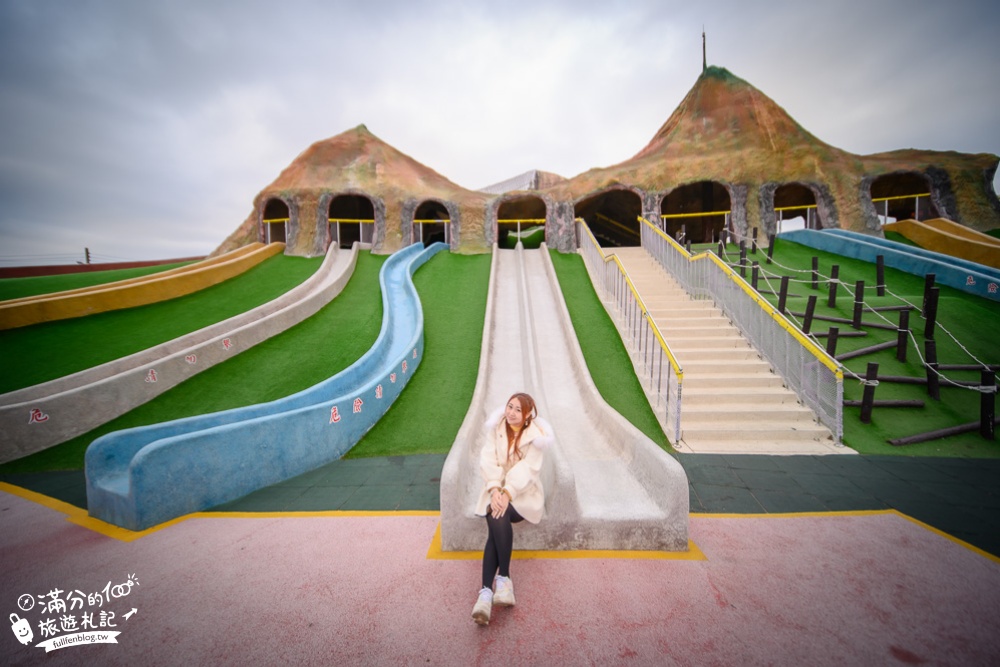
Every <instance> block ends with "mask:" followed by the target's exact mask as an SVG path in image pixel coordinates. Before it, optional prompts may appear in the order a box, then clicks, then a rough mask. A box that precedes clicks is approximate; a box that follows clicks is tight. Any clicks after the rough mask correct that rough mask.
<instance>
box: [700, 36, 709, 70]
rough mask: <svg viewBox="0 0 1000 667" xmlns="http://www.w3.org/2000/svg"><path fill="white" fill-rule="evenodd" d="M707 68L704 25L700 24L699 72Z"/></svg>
mask: <svg viewBox="0 0 1000 667" xmlns="http://www.w3.org/2000/svg"><path fill="white" fill-rule="evenodd" d="M707 69H708V58H707V57H706V55H705V26H701V73H702V74H704V73H705V71H706V70H707Z"/></svg>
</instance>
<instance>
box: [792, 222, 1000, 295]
mask: <svg viewBox="0 0 1000 667" xmlns="http://www.w3.org/2000/svg"><path fill="white" fill-rule="evenodd" d="M778 238H781V239H786V240H788V241H792V242H793V243H798V244H800V245H804V246H807V247H809V248H815V249H817V250H823V251H826V252H831V253H834V254H836V255H843V256H844V257H853V258H854V259H860V260H864V261H866V262H872V263H874V262H875V261H876V258H877V257H878V256H879V255H882V257H884V258H885V265H886V266H889V267H892V268H894V269H898V270H900V271H905V272H906V273H911V274H913V275H916V276H925V275H927V274H929V273H933V274H934V275H935V282H936V283H937V284H939V285H947V286H948V287H953V288H955V289H957V290H961V291H963V292H968V293H969V294H975V295H976V296H981V297H983V298H984V299H990V300H992V301H1000V269H994V268H991V267H989V266H984V265H982V264H977V263H975V262H970V261H968V260H964V259H960V258H958V257H952V256H950V255H943V254H941V253H938V252H932V251H930V250H924V249H923V248H914V247H912V246H908V245H905V244H903V243H896V242H895V241H889V240H886V239H884V238H881V237H877V236H871V235H868V234H861V233H858V232H851V231H848V230H846V229H823V230H819V231H817V230H812V229H797V230H795V231H791V232H782V233H781V234H779V235H778Z"/></svg>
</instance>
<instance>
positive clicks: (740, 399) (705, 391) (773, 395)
mask: <svg viewBox="0 0 1000 667" xmlns="http://www.w3.org/2000/svg"><path fill="white" fill-rule="evenodd" d="M702 405H709V406H715V405H730V406H740V407H743V408H747V407H751V406H761V407H768V406H773V405H799V401H798V397H796V396H795V394H794V393H792V392H791V391H788V390H787V389H785V388H784V387H744V388H740V387H732V386H729V387H722V388H719V389H712V388H702V389H698V388H695V387H689V386H688V382H687V378H686V377H685V379H684V387H683V388H682V391H681V410H687V409H688V408H690V407H696V406H698V407H700V406H702Z"/></svg>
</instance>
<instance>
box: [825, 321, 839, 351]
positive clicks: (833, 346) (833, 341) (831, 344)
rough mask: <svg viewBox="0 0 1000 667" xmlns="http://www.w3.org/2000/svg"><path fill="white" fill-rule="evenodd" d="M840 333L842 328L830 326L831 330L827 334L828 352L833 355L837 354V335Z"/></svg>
mask: <svg viewBox="0 0 1000 667" xmlns="http://www.w3.org/2000/svg"><path fill="white" fill-rule="evenodd" d="M839 335H840V329H839V328H838V327H830V331H829V333H827V335H826V353H827V354H829V355H830V356H831V357H836V356H837V336H839Z"/></svg>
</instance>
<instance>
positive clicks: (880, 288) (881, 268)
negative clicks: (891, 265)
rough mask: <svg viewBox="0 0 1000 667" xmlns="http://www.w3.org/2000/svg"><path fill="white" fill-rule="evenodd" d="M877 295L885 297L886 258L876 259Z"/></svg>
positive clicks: (878, 257) (880, 256)
mask: <svg viewBox="0 0 1000 667" xmlns="http://www.w3.org/2000/svg"><path fill="white" fill-rule="evenodd" d="M875 293H876V294H878V295H879V296H885V257H883V256H882V255H878V256H876V257H875Z"/></svg>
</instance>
